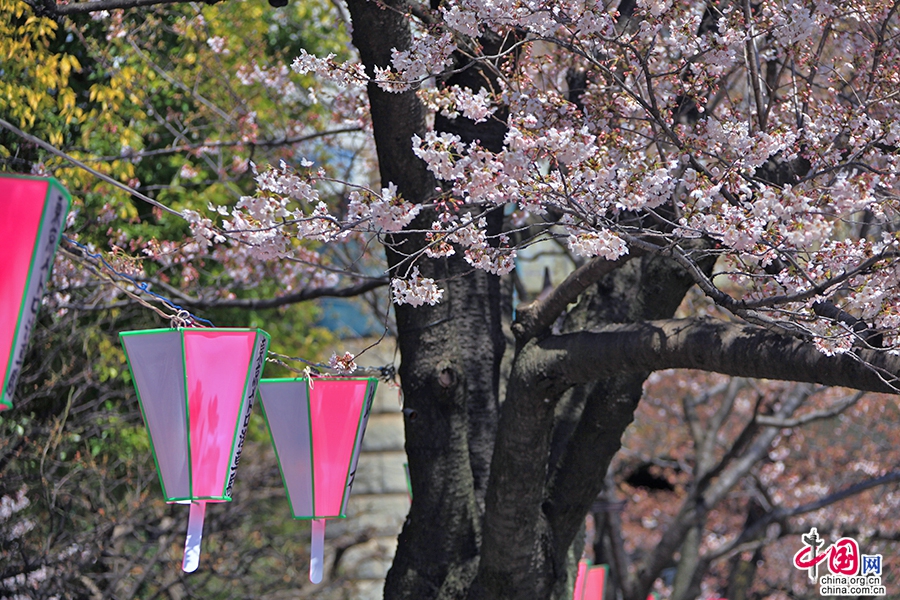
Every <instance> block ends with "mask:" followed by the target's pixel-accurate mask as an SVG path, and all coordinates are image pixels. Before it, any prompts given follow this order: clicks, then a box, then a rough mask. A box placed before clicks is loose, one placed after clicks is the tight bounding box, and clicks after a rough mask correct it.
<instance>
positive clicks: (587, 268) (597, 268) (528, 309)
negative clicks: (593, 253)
mask: <svg viewBox="0 0 900 600" xmlns="http://www.w3.org/2000/svg"><path fill="white" fill-rule="evenodd" d="M634 256H635V254H634V253H629V254H626V255H624V256H622V257H620V258H619V259H617V260H606V259H603V258H600V257H595V258H593V259H591V260H590V261H588V262H587V263H585V264H583V265H582V266H580V267H578V268H577V269H575V270H574V271H573V272H572V273H570V274H569V276H568V277H566V279H565V280H564V281H563V282H562V283H560V284H559V285H558V286H556V288H555V289H554V290H553V291H552V292H550V294H549V295H548V296H547V297H546V298H544V299H539V300H535V301H534V302H531V303H530V304H526V305H524V306H519V307H517V308H516V322H515V323H513V326H512V330H513V333H514V334H515V335H516V338H517V339H518V340H519V342H520V343H522V342H525V341H527V340H529V339H530V338H533V337H534V336H536V335H538V334H540V333H542V332H543V331H544V330H545V329H547V328H548V327H550V325H551V324H552V323H553V322H554V321H555V320H556V319H557V317H559V315H560V314H562V311H564V310H565V309H566V307H567V306H568V305H569V304H570V303H572V302H574V301H575V300H577V299H578V296H579V295H580V294H581V293H582V292H583V291H584V290H586V289H587V288H588V287H589V286H591V285H592V284H594V283H597V282H598V281H599V280H600V278H601V277H603V276H604V275H606V274H608V273H611V272H613V271H614V270H616V269H617V268H619V267H620V266H622V265H623V264H625V263H626V262H627V261H628V260H630V259H631V258H633V257H634Z"/></svg>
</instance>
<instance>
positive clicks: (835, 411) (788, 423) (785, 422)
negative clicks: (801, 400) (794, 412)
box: [756, 392, 866, 428]
mask: <svg viewBox="0 0 900 600" xmlns="http://www.w3.org/2000/svg"><path fill="white" fill-rule="evenodd" d="M865 395H866V392H857V393H856V394H853V395H852V396H849V397H847V398H844V399H843V400H841V401H840V402H838V403H837V404H835V405H834V406H832V407H831V408H827V409H825V410H817V411H814V412H811V413H809V414H806V415H803V416H801V417H796V418H794V419H781V418H779V417H773V416H768V415H760V416H758V417H756V422H757V423H759V424H760V425H766V426H769V427H780V428H784V427H799V426H801V425H806V424H807V423H812V422H813V421H818V420H820V419H828V418H831V417H835V416H837V415H839V414H841V413H842V412H844V411H845V410H847V409H848V408H850V407H851V406H853V405H854V404H856V403H857V402H859V401H860V399H861V398H862V397H863V396H865Z"/></svg>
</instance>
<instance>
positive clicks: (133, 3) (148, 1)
mask: <svg viewBox="0 0 900 600" xmlns="http://www.w3.org/2000/svg"><path fill="white" fill-rule="evenodd" d="M191 1H193V0H93V1H92V2H74V3H72V4H64V5H62V6H61V5H59V4H56V5H55V6H52V7H50V8H47V6H40V7H38V6H34V8H35V12H37V11H38V9H39V8H40V9H43V10H44V11H45V12H49V13H51V14H54V15H63V16H66V15H78V14H84V13H90V12H97V11H101V10H115V9H118V8H139V7H141V6H153V5H154V4H184V3H187V2H191ZM218 1H219V0H204V2H206V3H207V4H215V3H216V2H218Z"/></svg>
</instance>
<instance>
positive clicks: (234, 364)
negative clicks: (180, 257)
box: [119, 328, 269, 572]
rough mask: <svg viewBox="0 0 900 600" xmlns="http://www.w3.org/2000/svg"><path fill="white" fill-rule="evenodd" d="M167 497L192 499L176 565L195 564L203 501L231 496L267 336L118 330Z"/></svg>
mask: <svg viewBox="0 0 900 600" xmlns="http://www.w3.org/2000/svg"><path fill="white" fill-rule="evenodd" d="M119 336H120V338H121V340H122V345H123V346H124V348H125V355H126V358H127V359H128V365H129V368H130V369H131V375H132V379H133V380H134V387H135V390H136V391H137V395H138V401H139V403H140V406H141V413H142V414H143V417H144V424H145V425H146V427H147V433H148V434H149V436H150V442H151V445H152V447H153V458H154V460H155V461H156V467H157V470H158V472H159V482H160V485H161V486H162V491H163V496H165V499H166V502H169V503H179V504H190V505H191V512H190V516H189V520H188V534H187V539H186V541H185V547H184V560H183V563H182V568H183V569H184V570H185V571H187V572H191V571H194V570H196V568H197V565H198V564H199V562H200V540H201V538H202V535H203V517H204V514H205V510H206V503H207V502H230V501H231V490H232V486H233V485H234V480H235V474H236V471H237V466H238V462H239V461H240V458H241V449H242V448H243V443H244V436H245V434H246V431H247V425H248V424H249V422H250V410H251V409H252V407H253V398H254V397H255V396H256V390H257V386H258V385H259V381H260V377H261V376H262V370H263V366H264V364H265V360H266V352H267V348H268V344H269V335H268V334H267V333H266V332H265V331H262V330H260V329H229V328H189V329H151V330H146V331H127V332H123V333H120V334H119Z"/></svg>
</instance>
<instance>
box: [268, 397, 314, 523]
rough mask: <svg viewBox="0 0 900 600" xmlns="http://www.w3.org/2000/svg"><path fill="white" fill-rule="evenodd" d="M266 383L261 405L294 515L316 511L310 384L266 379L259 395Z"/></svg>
mask: <svg viewBox="0 0 900 600" xmlns="http://www.w3.org/2000/svg"><path fill="white" fill-rule="evenodd" d="M263 387H264V388H265V392H264V393H265V400H264V401H263V402H261V403H260V406H262V409H263V415H264V416H265V418H266V423H267V424H268V426H269V434H270V435H271V436H272V442H273V444H272V445H273V446H274V448H275V458H276V459H277V460H278V468H279V470H280V471H281V478H282V481H284V489H285V491H286V492H287V497H288V502H289V503H290V505H291V513H292V514H293V515H294V518H301V517H298V516H297V515H314V514H316V513H315V509H314V508H313V477H312V463H313V458H312V439H311V436H310V430H309V427H308V426H306V425H305V424H307V423H309V388H308V387H307V386H305V385H303V386H297V385H296V383H295V381H294V380H293V379H287V380H276V379H267V380H265V381H264V382H263V383H262V384H261V386H260V397H262V395H263V391H262V389H263ZM270 413H271V414H270ZM274 415H278V416H277V418H276V417H274ZM282 455H283V457H282ZM302 518H311V517H310V516H307V517H302Z"/></svg>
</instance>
